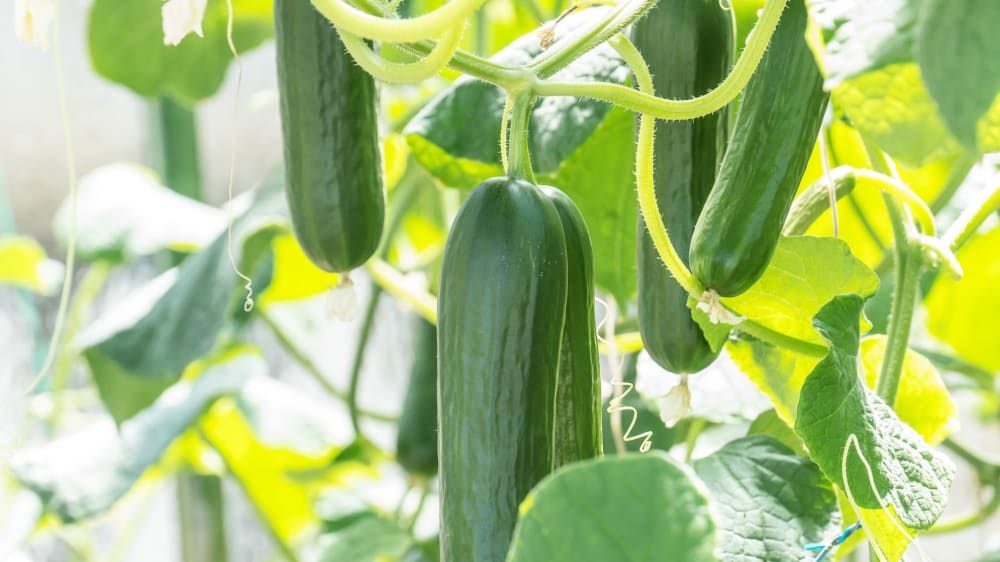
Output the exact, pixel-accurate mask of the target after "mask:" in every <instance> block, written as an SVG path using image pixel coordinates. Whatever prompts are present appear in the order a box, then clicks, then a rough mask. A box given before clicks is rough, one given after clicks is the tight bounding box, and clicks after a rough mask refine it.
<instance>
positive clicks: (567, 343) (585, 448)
mask: <svg viewBox="0 0 1000 562" xmlns="http://www.w3.org/2000/svg"><path fill="white" fill-rule="evenodd" d="M542 192H543V193H545V195H546V196H547V197H548V198H549V200H551V201H552V204H553V205H555V208H556V211H558V213H559V218H560V220H561V221H562V226H563V235H564V236H565V238H566V260H567V267H568V270H567V271H568V277H567V283H568V286H567V294H566V321H565V324H564V325H563V338H562V345H561V347H560V349H559V379H558V382H557V386H556V409H555V415H556V419H555V437H554V442H555V448H554V450H553V453H552V454H553V468H559V467H560V466H563V465H566V464H569V463H573V462H577V461H582V460H586V459H591V458H594V457H598V456H600V455H601V453H602V451H603V439H602V435H601V368H600V360H599V358H598V354H597V327H596V325H595V319H594V250H593V246H592V245H591V243H590V231H589V230H588V229H587V222H586V221H585V220H584V218H583V214H581V213H580V210H579V209H578V208H577V207H576V204H574V203H573V200H572V199H570V198H569V196H567V195H566V194H565V193H563V192H562V191H559V190H558V189H556V188H555V187H550V186H542Z"/></svg>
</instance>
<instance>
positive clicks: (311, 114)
mask: <svg viewBox="0 0 1000 562" xmlns="http://www.w3.org/2000/svg"><path fill="white" fill-rule="evenodd" d="M274 24H275V42H276V44H277V59H278V87H279V91H280V94H281V128H282V136H283V138H284V149H285V191H286V194H287V196H288V206H289V208H290V210H291V215H292V226H293V227H294V230H295V236H296V238H298V240H299V244H300V245H301V246H302V249H303V250H304V251H305V253H306V255H308V256H309V257H310V258H311V259H312V261H313V262H315V263H316V265H317V266H319V267H321V268H322V269H324V270H327V271H350V270H351V269H354V268H356V267H358V266H360V265H362V264H363V263H365V261H367V260H368V258H370V257H371V256H372V254H374V253H375V249H376V248H377V246H378V243H379V238H380V237H381V235H382V223H383V221H384V217H385V196H384V193H383V191H384V190H383V187H382V164H381V161H380V160H381V156H380V146H379V140H378V114H377V105H378V99H377V97H378V95H377V94H378V92H377V90H376V86H375V81H374V80H373V79H372V77H371V76H369V75H368V74H367V73H366V72H365V71H364V70H362V69H361V68H360V67H359V66H358V65H357V64H355V63H354V60H353V59H352V58H351V57H350V55H348V54H347V51H345V50H344V46H343V44H342V43H341V41H340V37H339V36H338V35H337V31H336V30H335V29H334V27H333V26H332V25H330V22H329V21H327V20H326V19H325V18H324V17H323V16H322V15H320V14H319V12H317V11H316V9H315V8H313V6H312V4H311V3H310V2H308V1H305V0H275V2H274Z"/></svg>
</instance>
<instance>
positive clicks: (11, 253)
mask: <svg viewBox="0 0 1000 562" xmlns="http://www.w3.org/2000/svg"><path fill="white" fill-rule="evenodd" d="M62 275H63V266H62V264H61V263H59V262H57V261H55V260H50V259H48V258H47V257H46V256H45V249H44V248H42V245H41V244H39V243H38V242H36V241H35V240H33V239H31V238H28V237H26V236H4V237H0V284H6V285H14V286H16V287H21V288H24V289H28V290H29V291H34V292H36V293H40V294H43V295H51V294H53V293H55V292H56V291H57V290H58V289H59V285H60V284H61V281H62Z"/></svg>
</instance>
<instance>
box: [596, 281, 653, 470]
mask: <svg viewBox="0 0 1000 562" xmlns="http://www.w3.org/2000/svg"><path fill="white" fill-rule="evenodd" d="M594 300H596V301H597V302H598V303H600V304H601V305H603V307H604V311H605V312H604V317H603V318H602V319H601V321H600V322H598V323H597V340H598V341H600V342H601V343H603V344H604V345H605V348H606V349H607V355H608V363H609V364H610V366H611V387H612V397H611V400H610V401H609V403H608V410H607V412H608V413H609V414H611V426H612V430H613V431H614V432H615V445H616V446H617V448H618V452H619V453H624V452H625V443H629V442H631V441H636V440H639V439H641V440H642V443H640V444H639V452H640V453H645V452H647V451H649V449H650V448H651V447H652V446H653V432H652V431H645V432H643V433H639V434H637V435H632V431H633V430H635V425H636V423H637V422H638V421H639V411H638V410H636V409H635V408H634V407H632V406H625V405H624V404H623V402H624V400H625V397H626V396H628V395H629V393H630V392H632V390H633V389H634V388H635V385H634V384H632V383H630V382H626V381H625V379H624V378H623V377H622V374H621V371H622V365H623V364H624V361H625V358H624V356H622V357H621V359H619V358H618V348H617V345H615V322H614V316H615V312H616V311H615V304H614V301H613V300H612V301H610V302H605V301H603V300H601V299H600V298H597V297H595V298H594ZM601 327H604V331H605V336H604V337H603V338H602V337H601ZM622 412H629V413H631V414H632V419H631V421H630V422H629V424H628V428H627V429H626V430H625V431H624V432H622V430H621V415H622Z"/></svg>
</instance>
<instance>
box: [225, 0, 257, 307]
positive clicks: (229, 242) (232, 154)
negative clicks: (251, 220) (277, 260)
mask: <svg viewBox="0 0 1000 562" xmlns="http://www.w3.org/2000/svg"><path fill="white" fill-rule="evenodd" d="M226 8H227V10H228V15H227V18H226V42H227V43H228V44H229V52H230V53H232V55H233V61H235V62H236V102H235V103H234V104H233V124H232V131H231V132H232V134H231V137H230V151H229V188H228V197H229V205H227V206H226V215H227V217H226V219H227V229H226V252H227V253H228V254H229V263H230V265H232V266H233V271H234V272H235V273H236V275H237V276H239V278H240V279H242V280H244V281H246V284H244V285H243V288H244V289H246V292H247V298H246V300H245V301H243V310H244V311H245V312H250V311H251V310H253V280H252V279H250V278H249V277H247V276H246V275H245V274H244V273H243V272H242V271H240V268H239V266H238V265H236V257H235V256H234V255H233V206H232V202H233V182H234V181H235V177H236V124H237V122H238V120H239V116H240V90H241V88H242V86H243V62H242V61H241V60H240V55H239V53H238V52H237V51H236V45H235V44H234V43H233V0H226Z"/></svg>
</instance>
